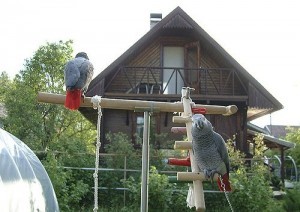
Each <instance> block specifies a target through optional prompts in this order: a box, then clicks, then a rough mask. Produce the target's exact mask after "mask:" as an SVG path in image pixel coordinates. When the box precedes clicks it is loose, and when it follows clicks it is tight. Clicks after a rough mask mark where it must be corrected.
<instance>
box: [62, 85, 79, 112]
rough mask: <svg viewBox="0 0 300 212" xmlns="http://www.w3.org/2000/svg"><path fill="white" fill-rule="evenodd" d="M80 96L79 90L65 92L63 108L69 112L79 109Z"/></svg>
mask: <svg viewBox="0 0 300 212" xmlns="http://www.w3.org/2000/svg"><path fill="white" fill-rule="evenodd" d="M81 95H82V92H81V90H80V89H74V90H67V93H66V101H65V107H66V108H68V109H70V110H77V109H78V108H79V107H80V103H81Z"/></svg>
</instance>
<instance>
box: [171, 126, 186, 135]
mask: <svg viewBox="0 0 300 212" xmlns="http://www.w3.org/2000/svg"><path fill="white" fill-rule="evenodd" d="M171 132H172V133H174V134H186V127H172V128H171Z"/></svg>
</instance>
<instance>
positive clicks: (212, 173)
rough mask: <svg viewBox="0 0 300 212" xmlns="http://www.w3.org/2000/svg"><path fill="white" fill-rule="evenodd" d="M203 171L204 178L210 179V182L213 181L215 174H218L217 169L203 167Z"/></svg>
mask: <svg viewBox="0 0 300 212" xmlns="http://www.w3.org/2000/svg"><path fill="white" fill-rule="evenodd" d="M203 173H204V176H205V179H206V180H208V179H210V180H211V182H213V180H214V176H215V174H218V175H220V173H219V172H218V171H217V170H211V171H209V170H207V169H204V170H203Z"/></svg>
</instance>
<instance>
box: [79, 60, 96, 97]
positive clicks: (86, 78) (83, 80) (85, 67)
mask: <svg viewBox="0 0 300 212" xmlns="http://www.w3.org/2000/svg"><path fill="white" fill-rule="evenodd" d="M93 70H94V68H93V65H92V63H91V62H90V61H88V60H84V61H82V62H81V64H80V66H79V71H80V78H79V80H78V82H77V84H76V87H77V88H79V89H82V90H83V92H86V90H87V88H88V86H89V84H90V82H91V80H92V77H93V72H94V71H93Z"/></svg>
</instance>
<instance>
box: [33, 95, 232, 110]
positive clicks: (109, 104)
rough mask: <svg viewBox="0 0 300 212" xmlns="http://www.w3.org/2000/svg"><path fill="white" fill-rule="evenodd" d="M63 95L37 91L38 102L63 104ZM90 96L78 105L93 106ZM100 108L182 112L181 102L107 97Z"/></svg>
mask: <svg viewBox="0 0 300 212" xmlns="http://www.w3.org/2000/svg"><path fill="white" fill-rule="evenodd" d="M65 98H66V96H65V95H62V94H54V93H46V92H39V93H38V96H37V100H38V102H43V103H51V104H64V103H65ZM91 99H92V97H85V99H84V101H82V102H81V105H80V107H93V104H92V103H91ZM100 105H101V107H102V108H111V109H120V110H135V109H136V108H150V109H151V108H153V109H155V110H159V111H161V112H183V104H182V102H173V103H171V102H158V101H142V100H128V99H109V98H101V103H100ZM191 106H192V107H201V108H206V114H223V115H229V114H230V115H231V114H233V113H235V112H236V111H237V107H236V106H235V105H230V106H218V105H197V104H191Z"/></svg>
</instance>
